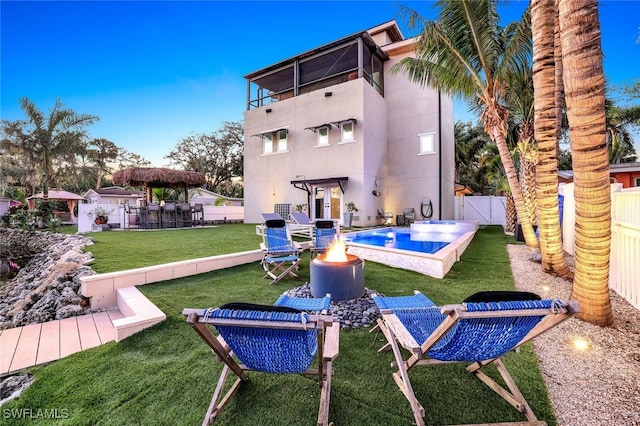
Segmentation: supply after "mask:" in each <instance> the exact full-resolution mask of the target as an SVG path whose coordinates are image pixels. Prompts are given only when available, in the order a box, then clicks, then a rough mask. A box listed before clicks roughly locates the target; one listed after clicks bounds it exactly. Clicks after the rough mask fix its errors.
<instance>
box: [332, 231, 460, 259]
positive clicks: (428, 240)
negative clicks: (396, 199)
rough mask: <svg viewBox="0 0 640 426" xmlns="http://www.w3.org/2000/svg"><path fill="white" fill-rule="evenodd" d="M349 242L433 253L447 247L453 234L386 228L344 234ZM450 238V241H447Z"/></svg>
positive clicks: (344, 237)
mask: <svg viewBox="0 0 640 426" xmlns="http://www.w3.org/2000/svg"><path fill="white" fill-rule="evenodd" d="M343 239H344V240H345V242H347V243H356V244H366V245H370V246H376V247H385V248H393V249H398V250H407V251H413V252H418V253H427V254H433V253H436V252H437V251H439V250H440V249H442V248H443V247H446V246H447V245H448V244H449V242H450V241H452V238H451V236H448V238H447V236H444V235H442V234H439V233H422V232H412V231H411V230H409V229H396V228H385V229H382V230H373V231H364V232H356V233H353V234H345V235H343ZM446 240H449V241H446Z"/></svg>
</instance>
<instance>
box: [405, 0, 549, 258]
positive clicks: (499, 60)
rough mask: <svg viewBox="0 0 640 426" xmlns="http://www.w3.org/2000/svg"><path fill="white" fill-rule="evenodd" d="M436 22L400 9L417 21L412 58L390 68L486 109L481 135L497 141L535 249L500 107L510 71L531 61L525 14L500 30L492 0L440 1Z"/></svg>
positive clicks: (529, 241) (411, 21) (526, 234)
mask: <svg viewBox="0 0 640 426" xmlns="http://www.w3.org/2000/svg"><path fill="white" fill-rule="evenodd" d="M434 6H435V8H436V9H437V10H438V19H437V20H436V21H428V20H425V19H424V18H422V17H420V16H419V15H418V14H417V13H416V12H415V11H411V10H408V9H404V10H405V11H406V12H408V15H409V24H410V25H411V26H414V27H415V26H416V24H417V23H419V22H421V23H422V24H423V28H422V31H421V34H420V36H419V39H418V43H417V47H416V51H415V54H416V57H415V58H405V59H403V60H402V61H400V62H399V63H398V64H396V65H395V66H394V68H393V71H395V72H401V73H404V74H406V75H407V76H408V78H409V79H410V80H412V81H414V82H416V83H419V84H421V85H423V86H425V85H429V86H431V87H433V88H435V89H437V90H440V91H442V92H444V93H448V94H453V95H461V96H463V97H464V98H466V99H471V98H474V97H475V98H476V100H477V102H478V104H479V105H481V106H482V107H483V108H484V110H483V112H482V115H481V120H482V122H483V123H484V127H485V131H486V132H487V133H488V134H489V136H490V137H491V139H492V140H493V141H494V142H495V143H496V145H497V147H498V151H499V153H500V158H501V160H502V163H503V165H504V169H505V172H506V175H507V180H508V181H509V186H510V187H511V192H512V194H513V198H514V201H515V203H516V207H517V209H518V215H519V218H520V222H521V225H522V230H523V235H524V237H525V241H526V244H527V246H529V247H532V248H537V247H538V240H537V239H536V236H535V233H534V231H533V227H532V224H531V221H530V220H529V219H528V217H527V215H526V214H525V213H524V212H525V206H524V200H523V198H522V191H521V190H520V188H519V185H518V177H517V175H516V170H515V166H514V165H513V160H512V159H511V154H510V152H509V149H508V147H507V141H506V135H507V131H508V117H509V113H508V111H507V108H506V107H505V105H504V95H505V92H506V91H507V89H508V88H507V87H506V82H507V81H508V75H509V73H511V72H513V70H517V69H523V68H524V67H525V66H527V64H528V63H529V62H530V60H531V38H530V28H529V11H528V10H527V11H526V12H525V13H524V15H523V17H522V20H521V21H520V22H517V23H512V24H509V25H507V26H506V27H504V28H502V27H500V26H499V17H498V14H497V11H496V4H495V1H477V0H439V1H436V2H435V3H434Z"/></svg>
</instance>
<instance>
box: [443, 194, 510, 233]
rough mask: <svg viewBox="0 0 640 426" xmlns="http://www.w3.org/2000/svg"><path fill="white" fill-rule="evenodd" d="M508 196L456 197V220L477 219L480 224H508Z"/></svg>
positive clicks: (454, 213) (454, 209) (454, 211)
mask: <svg viewBox="0 0 640 426" xmlns="http://www.w3.org/2000/svg"><path fill="white" fill-rule="evenodd" d="M506 203H507V201H506V197H495V196H492V195H489V196H468V197H467V196H465V197H454V199H453V215H454V217H453V218H454V219H455V220H477V221H478V223H479V224H480V225H502V226H505V225H506V215H505V210H506Z"/></svg>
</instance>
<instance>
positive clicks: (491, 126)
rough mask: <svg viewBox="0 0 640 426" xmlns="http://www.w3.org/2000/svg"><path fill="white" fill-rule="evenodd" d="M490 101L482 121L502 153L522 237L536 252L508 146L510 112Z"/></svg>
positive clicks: (501, 157) (494, 101) (489, 99)
mask: <svg viewBox="0 0 640 426" xmlns="http://www.w3.org/2000/svg"><path fill="white" fill-rule="evenodd" d="M485 99H488V102H487V105H486V108H485V110H484V112H483V113H482V120H483V122H484V125H485V131H486V132H487V134H489V136H491V139H493V141H494V142H495V143H496V146H497V147H498V152H499V153H500V159H501V160H502V165H503V167H504V171H505V174H506V176H507V181H508V182H509V187H510V188H511V195H512V196H513V201H514V202H515V204H516V210H517V211H518V219H519V221H520V225H521V227H522V235H523V236H524V241H525V244H526V245H527V247H530V248H532V249H534V250H537V249H538V239H537V238H536V234H535V232H534V231H533V225H532V224H531V220H530V219H529V215H528V214H527V211H526V205H525V202H524V197H523V196H522V191H521V190H520V184H519V183H518V176H517V175H516V168H515V166H514V165H513V159H512V158H511V153H510V152H509V148H508V146H507V119H508V114H509V113H508V111H507V109H506V108H505V107H503V106H502V105H499V104H498V102H497V101H496V100H495V99H494V98H493V97H491V96H487V97H486V98H485Z"/></svg>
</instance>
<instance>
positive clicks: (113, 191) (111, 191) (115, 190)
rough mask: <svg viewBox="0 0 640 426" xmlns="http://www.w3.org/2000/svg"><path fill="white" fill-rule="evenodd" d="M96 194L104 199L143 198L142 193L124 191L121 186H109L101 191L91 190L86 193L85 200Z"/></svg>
mask: <svg viewBox="0 0 640 426" xmlns="http://www.w3.org/2000/svg"><path fill="white" fill-rule="evenodd" d="M92 194H96V195H100V196H103V197H142V192H141V191H132V190H130V189H124V188H122V187H120V186H108V187H105V188H100V189H90V190H88V191H87V192H85V193H84V197H85V198H89V196H90V195H92Z"/></svg>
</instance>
